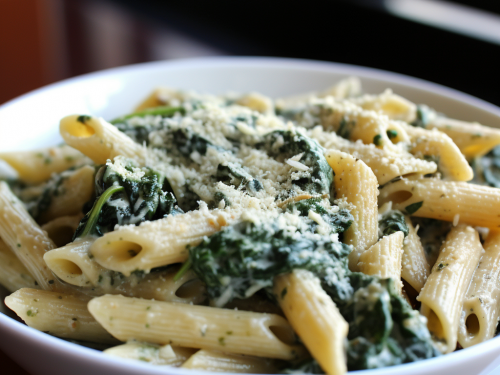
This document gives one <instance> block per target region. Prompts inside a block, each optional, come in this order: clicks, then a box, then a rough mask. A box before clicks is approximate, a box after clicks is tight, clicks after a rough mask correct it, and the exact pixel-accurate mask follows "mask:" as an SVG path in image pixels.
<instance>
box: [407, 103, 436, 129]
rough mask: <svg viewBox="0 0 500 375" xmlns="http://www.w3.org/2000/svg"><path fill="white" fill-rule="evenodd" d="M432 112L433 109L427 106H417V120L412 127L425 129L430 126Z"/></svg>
mask: <svg viewBox="0 0 500 375" xmlns="http://www.w3.org/2000/svg"><path fill="white" fill-rule="evenodd" d="M432 112H433V111H432V109H430V108H429V107H427V106H426V105H423V104H419V105H417V113H416V119H415V121H413V122H412V123H411V125H413V126H417V127H419V128H424V129H425V128H426V127H427V125H428V124H429V117H430V115H431V113H432Z"/></svg>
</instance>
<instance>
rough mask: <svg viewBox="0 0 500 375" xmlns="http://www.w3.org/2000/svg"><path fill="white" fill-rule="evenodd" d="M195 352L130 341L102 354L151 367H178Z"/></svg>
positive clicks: (169, 346) (176, 347)
mask: <svg viewBox="0 0 500 375" xmlns="http://www.w3.org/2000/svg"><path fill="white" fill-rule="evenodd" d="M194 352H195V350H193V349H190V348H181V347H180V346H171V345H155V344H150V343H142V342H137V341H130V342H127V343H125V344H123V345H118V346H114V347H112V348H109V349H106V350H104V352H103V353H104V354H107V355H110V356H113V357H118V358H123V359H133V360H136V361H142V362H147V363H150V364H152V365H160V366H175V367H179V366H180V365H182V364H183V363H184V362H186V360H187V359H188V358H190V357H191V356H192V355H193V354H194Z"/></svg>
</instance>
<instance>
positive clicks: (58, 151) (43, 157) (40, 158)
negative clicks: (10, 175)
mask: <svg viewBox="0 0 500 375" xmlns="http://www.w3.org/2000/svg"><path fill="white" fill-rule="evenodd" d="M0 160H4V161H5V162H7V163H8V164H9V165H10V166H11V167H12V168H14V169H15V170H16V172H17V174H18V176H19V178H20V179H21V180H22V181H24V182H27V183H30V184H39V183H41V182H44V181H46V180H48V179H49V178H50V176H52V174H53V173H60V172H63V171H65V170H67V169H69V168H73V167H78V166H81V165H84V164H89V163H90V160H89V159H88V158H86V157H85V156H84V155H83V154H82V153H81V152H80V151H78V150H76V149H74V148H72V147H70V146H67V145H63V146H57V147H50V148H46V149H42V150H37V151H24V152H1V153H0Z"/></svg>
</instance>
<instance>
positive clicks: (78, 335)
mask: <svg viewBox="0 0 500 375" xmlns="http://www.w3.org/2000/svg"><path fill="white" fill-rule="evenodd" d="M88 300H89V298H87V297H82V296H75V295H71V294H63V293H58V292H49V291H46V290H37V289H29V288H23V289H19V290H18V291H17V292H15V293H13V294H11V295H10V296H8V297H7V298H5V304H6V305H7V307H8V308H10V309H11V310H13V311H14V312H15V313H16V314H17V315H18V316H19V317H20V318H21V319H22V320H24V322H25V323H26V324H27V325H29V326H30V327H32V328H35V329H37V330H39V331H43V332H47V333H50V334H51V335H54V336H57V337H62V338H66V339H72V340H82V341H89V342H98V343H109V344H116V343H117V340H116V339H114V338H113V337H112V336H111V335H110V334H109V333H107V332H106V331H105V330H104V329H103V328H102V327H101V325H100V324H99V323H97V322H96V321H95V319H94V318H93V317H92V316H91V315H90V313H89V311H88V310H87V303H88Z"/></svg>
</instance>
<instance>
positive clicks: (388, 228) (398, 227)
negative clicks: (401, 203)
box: [378, 210, 409, 238]
mask: <svg viewBox="0 0 500 375" xmlns="http://www.w3.org/2000/svg"><path fill="white" fill-rule="evenodd" d="M378 231H379V238H380V237H383V236H389V235H390V234H393V233H396V232H398V231H401V232H403V233H404V235H405V237H406V236H407V235H408V233H409V229H408V225H406V221H405V217H404V215H403V214H402V213H401V211H398V210H390V211H388V212H386V213H384V214H383V215H381V217H380V218H379V221H378Z"/></svg>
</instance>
